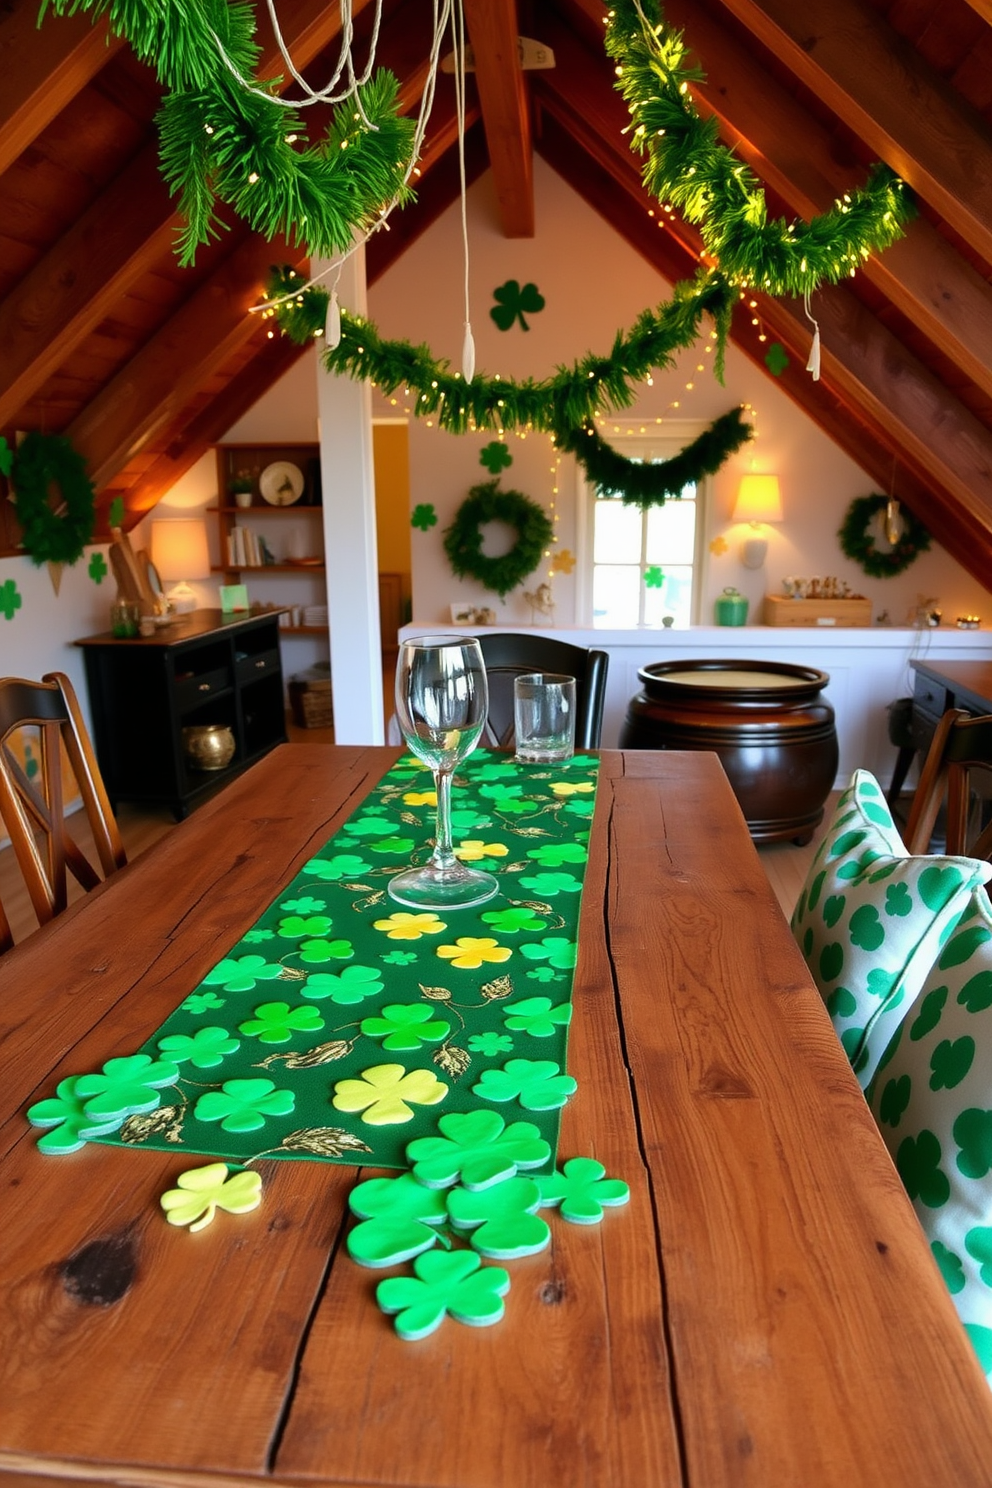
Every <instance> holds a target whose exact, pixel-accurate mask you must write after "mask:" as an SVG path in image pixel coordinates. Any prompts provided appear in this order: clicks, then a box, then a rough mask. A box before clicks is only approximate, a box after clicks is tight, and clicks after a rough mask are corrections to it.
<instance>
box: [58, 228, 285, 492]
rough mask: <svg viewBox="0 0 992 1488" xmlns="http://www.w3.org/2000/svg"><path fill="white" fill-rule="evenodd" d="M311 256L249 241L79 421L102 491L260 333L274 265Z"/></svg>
mask: <svg viewBox="0 0 992 1488" xmlns="http://www.w3.org/2000/svg"><path fill="white" fill-rule="evenodd" d="M305 257H306V255H305V254H304V253H303V252H302V251H301V250H300V249H299V248H291V247H290V245H289V243H288V242H287V241H285V240H284V239H283V240H276V241H275V242H272V243H269V242H266V240H265V239H264V238H259V237H256V236H255V235H251V236H249V237H247V238H246V239H245V240H244V242H243V243H242V244H241V246H240V247H238V248H236V249H235V250H234V251H233V252H232V253H231V254H230V255H229V256H228V257H227V259H225V261H224V263H223V265H222V266H221V267H220V268H219V269H218V270H217V271H216V272H215V273H213V274H212V275H211V276H210V278H209V279H208V280H207V281H206V283H205V284H203V285H201V287H200V288H199V289H198V290H197V291H196V293H195V294H193V295H191V297H190V298H189V299H188V300H187V301H186V302H185V303H184V304H183V305H182V306H181V307H180V309H179V310H178V311H177V312H176V313H175V315H173V316H172V317H171V318H170V320H169V321H168V322H167V323H166V324H165V325H164V326H163V327H162V329H161V330H160V331H159V332H158V333H157V335H155V336H153V337H152V338H151V339H150V340H149V341H146V342H145V344H144V346H143V347H142V348H141V350H140V351H139V352H138V354H137V355H136V356H134V357H132V358H131V360H130V361H129V362H128V363H127V365H126V366H125V367H123V368H122V369H121V371H120V372H119V373H118V374H117V376H116V377H114V378H112V379H111V380H110V382H108V383H107V384H106V386H105V387H104V388H102V389H101V391H100V392H99V393H98V395H97V396H96V398H94V399H93V401H92V402H91V403H89V404H88V405H87V407H86V408H84V409H83V411H82V413H81V414H80V415H79V416H78V417H77V418H75V419H73V421H72V423H71V424H70V425H69V427H68V429H67V430H66V434H67V435H68V437H69V438H70V439H71V440H72V442H73V444H74V445H75V447H76V449H77V450H78V451H79V453H80V454H81V455H82V456H83V457H84V459H85V460H86V461H87V462H88V464H89V474H90V479H91V480H92V481H93V484H94V485H95V486H96V488H97V490H100V489H102V488H103V487H104V486H106V485H107V484H108V483H109V482H110V481H111V480H112V479H113V477H114V476H115V475H116V474H117V472H118V471H119V470H120V469H122V467H123V466H125V465H126V464H127V463H128V461H129V460H131V459H132V458H133V457H134V456H135V455H136V454H138V453H139V452H140V451H141V450H142V449H144V448H145V446H146V445H147V444H148V443H149V441H150V440H151V439H153V438H154V436H155V435H156V434H157V433H159V432H160V431H161V430H162V429H164V428H166V427H167V426H168V424H169V423H170V421H171V420H172V419H173V418H174V417H175V415H176V414H177V413H178V412H179V411H180V410H181V409H182V407H183V405H184V404H185V403H186V402H187V401H188V400H189V398H190V397H191V396H192V395H193V394H194V393H195V392H196V390H197V388H198V387H200V386H202V384H203V383H204V382H205V381H206V380H207V378H209V377H210V376H211V375H212V374H213V373H214V372H216V371H217V369H218V368H219V367H221V366H222V365H223V363H224V362H225V361H226V359H227V357H228V356H229V355H230V353H231V352H232V351H234V350H236V349H237V347H239V346H243V345H244V343H245V342H246V341H247V340H249V339H250V338H251V337H252V336H253V335H258V334H259V330H260V322H259V320H258V317H257V316H252V315H251V314H250V313H249V312H250V309H251V306H252V305H255V304H257V303H258V301H259V300H260V298H261V296H262V292H263V290H264V288H265V282H266V280H267V278H268V274H269V269H270V268H271V266H272V264H273V263H286V264H291V265H294V266H295V265H297V264H299V263H302V262H303V261H304V260H305Z"/></svg>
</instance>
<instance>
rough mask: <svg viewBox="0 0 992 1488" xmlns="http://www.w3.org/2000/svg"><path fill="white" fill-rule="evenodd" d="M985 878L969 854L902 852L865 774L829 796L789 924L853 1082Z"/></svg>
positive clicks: (988, 869) (863, 1078)
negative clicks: (826, 822)
mask: <svg viewBox="0 0 992 1488" xmlns="http://www.w3.org/2000/svg"><path fill="white" fill-rule="evenodd" d="M990 877H992V864H989V863H983V862H979V861H977V860H976V859H974V858H958V857H954V858H952V857H920V856H917V857H913V856H910V854H909V853H907V852H906V849H905V846H904V845H903V841H902V838H901V837H900V836H899V832H898V830H897V828H896V825H895V823H894V822H893V820H892V814H891V812H890V811H889V808H888V806H887V805H886V802H885V796H884V795H883V793H882V789H881V787H880V786H879V784H878V782H877V781H876V780H875V778H874V776H873V775H871V774H870V773H869V772H868V771H867V770H857V771H856V772H855V774H854V777H853V779H852V781H851V784H850V786H849V787H848V788H847V790H846V791H844V792H843V793H842V795H841V797H840V799H839V801H838V802H837V807H836V810H835V812H834V816H833V819H832V821H831V823H830V826H829V827H828V828H827V831H826V834H825V835H824V838H823V841H822V842H821V844H820V847H819V849H818V851H817V853H816V856H815V858H814V859H813V863H812V865H811V867H810V871H809V875H808V877H807V880H806V885H805V887H804V889H803V891H802V893H801V894H800V896H799V902H798V903H797V905H796V908H795V912H794V914H793V916H792V932H793V934H794V935H795V937H796V940H797V941H798V942H799V946H800V948H801V950H802V952H803V955H804V956H805V958H806V963H807V965H808V966H809V969H810V971H811V973H812V975H813V980H814V981H815V982H816V984H817V986H818V987H819V989H820V994H821V996H822V997H823V1000H824V1002H825V1003H826V1005H827V1009H828V1011H829V1013H830V1017H831V1019H832V1021H833V1025H834V1028H835V1029H836V1030H837V1034H838V1037H839V1038H840V1041H841V1043H842V1044H843V1046H844V1048H845V1050H846V1051H847V1056H848V1058H849V1059H850V1061H851V1064H852V1065H853V1066H854V1069H855V1072H856V1073H857V1075H858V1079H859V1080H860V1082H861V1085H862V1088H864V1086H866V1085H867V1084H868V1082H869V1081H870V1079H871V1077H872V1075H873V1074H874V1072H875V1069H876V1068H877V1066H878V1061H879V1059H880V1058H881V1056H882V1053H883V1051H884V1049H885V1047H886V1045H887V1044H888V1043H889V1041H890V1039H891V1038H892V1036H893V1034H894V1032H895V1030H896V1028H897V1027H898V1026H899V1024H900V1022H901V1021H902V1019H903V1018H904V1017H905V1016H906V1014H907V1013H908V1011H909V1010H910V1008H911V1007H912V1006H913V1003H914V1002H915V1001H916V998H917V996H918V995H919V992H920V988H921V987H922V986H923V982H924V980H925V978H926V976H927V973H928V972H929V970H930V967H931V966H932V965H933V963H934V961H935V960H936V959H937V956H938V955H939V953H940V948H941V946H942V945H943V944H944V941H945V940H946V939H947V937H948V936H949V935H950V934H951V932H952V931H953V929H954V927H955V925H956V924H957V922H958V920H959V919H960V917H961V914H962V913H963V911H964V910H965V908H966V907H967V905H968V902H969V900H970V897H971V893H972V890H973V889H974V888H975V887H976V886H977V885H978V884H981V883H985V882H986V881H987V880H988V879H989V878H990Z"/></svg>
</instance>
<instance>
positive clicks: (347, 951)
mask: <svg viewBox="0 0 992 1488" xmlns="http://www.w3.org/2000/svg"><path fill="white" fill-rule="evenodd" d="M298 954H299V957H300V960H301V961H306V962H308V963H310V964H311V965H320V964H321V963H322V962H324V961H347V960H349V958H350V957H352V956H353V955H354V954H355V947H354V946H353V945H352V943H351V941H350V940H304V941H302V942H301V944H300V949H299V953H298Z"/></svg>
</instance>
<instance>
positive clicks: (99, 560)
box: [86, 548, 110, 584]
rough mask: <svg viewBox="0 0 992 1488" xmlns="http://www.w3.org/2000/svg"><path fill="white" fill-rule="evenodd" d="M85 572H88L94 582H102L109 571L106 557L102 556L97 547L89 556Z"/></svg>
mask: <svg viewBox="0 0 992 1488" xmlns="http://www.w3.org/2000/svg"><path fill="white" fill-rule="evenodd" d="M86 572H87V573H88V574H89V576H90V578H91V579H92V580H93V582H94V584H102V583H103V581H104V579H105V578H106V577H107V574H108V573H109V572H110V570H109V569H108V568H107V560H106V558H104V556H103V554H102V553H101V552H100V550H99V548H97V549H96V550H95V552H94V553H93V556H92V557H91V558H90V561H89V567H88V568H87V570H86Z"/></svg>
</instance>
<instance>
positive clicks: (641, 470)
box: [556, 408, 753, 511]
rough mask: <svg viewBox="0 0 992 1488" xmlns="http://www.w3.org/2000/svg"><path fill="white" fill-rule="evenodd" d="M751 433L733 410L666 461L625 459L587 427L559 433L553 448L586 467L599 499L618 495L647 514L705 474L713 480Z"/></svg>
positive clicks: (678, 494)
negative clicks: (651, 507) (572, 456)
mask: <svg viewBox="0 0 992 1488" xmlns="http://www.w3.org/2000/svg"><path fill="white" fill-rule="evenodd" d="M752 433H753V430H752V428H751V425H750V424H749V423H748V422H747V420H746V419H745V418H744V410H743V409H742V408H732V409H731V410H730V412H729V413H724V414H721V415H720V417H719V418H717V419H714V420H713V422H712V423H711V424H710V426H709V428H707V429H704V430H703V432H702V434H700V435H699V436H698V437H697V438H696V439H694V440H693V441H692V443H691V444H687V445H686V446H685V448H684V449H681V450H679V452H678V454H677V455H672V456H671V458H670V459H668V460H657V461H654V460H629V459H627V458H626V456H624V455H620V454H618V453H617V451H616V450H615V449H613V448H612V446H611V445H609V444H607V442H606V440H605V439H601V438H600V436H599V434H598V432H597V431H596V429H595V428H593V426H592V425H591V424H582V425H580V426H579V427H578V428H575V429H567V430H566V429H559V430H558V432H557V438H556V443H557V446H558V448H559V449H560V450H567V451H568V452H569V453H570V454H573V455H574V456H575V458H576V459H577V460H578V461H579V463H580V464H581V465H583V466H584V467H585V472H586V475H587V476H588V478H589V480H590V482H591V484H592V485H594V486H596V487H597V488H598V491H599V494H600V495H602V496H603V497H606V498H610V497H616V496H619V497H620V498H621V499H622V500H623V502H624V503H625V505H627V506H639V507H640V508H641V510H642V511H646V510H647V509H648V507H649V506H664V504H665V502H666V500H667V499H668V498H669V497H670V496H671V497H675V498H676V499H677V498H678V497H679V496H681V495H682V492H683V491H684V490H685V488H686V486H692V485H697V484H698V483H699V481H701V480H702V478H703V476H704V475H715V474H716V472H717V471H718V470H719V469H720V466H721V465H722V464H723V463H724V461H725V460H727V459H728V458H729V457H730V456H731V455H732V454H733V453H734V450H737V449H740V447H741V445H742V444H746V443H747V441H748V440H749V439H750V438H751V436H752Z"/></svg>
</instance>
